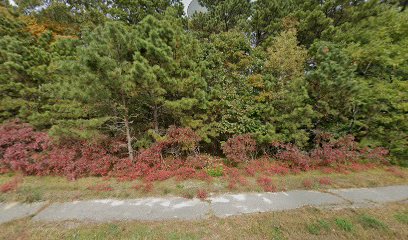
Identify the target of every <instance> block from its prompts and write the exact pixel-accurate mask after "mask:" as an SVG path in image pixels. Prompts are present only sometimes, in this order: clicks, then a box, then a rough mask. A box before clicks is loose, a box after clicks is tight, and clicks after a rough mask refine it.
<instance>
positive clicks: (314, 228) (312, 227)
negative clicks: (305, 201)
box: [306, 219, 330, 235]
mask: <svg viewBox="0 0 408 240" xmlns="http://www.w3.org/2000/svg"><path fill="white" fill-rule="evenodd" d="M306 229H307V231H308V232H309V233H311V234H313V235H319V234H320V233H321V232H322V231H325V232H328V231H329V230H330V224H329V223H328V222H326V221H325V220H322V219H320V220H318V221H317V222H316V223H311V224H307V225H306Z"/></svg>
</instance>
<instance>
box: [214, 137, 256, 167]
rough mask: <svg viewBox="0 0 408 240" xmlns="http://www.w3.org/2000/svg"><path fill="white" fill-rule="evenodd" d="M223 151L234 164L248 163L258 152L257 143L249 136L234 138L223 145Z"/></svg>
mask: <svg viewBox="0 0 408 240" xmlns="http://www.w3.org/2000/svg"><path fill="white" fill-rule="evenodd" d="M222 151H223V153H224V154H225V156H226V157H227V158H228V160H230V161H231V162H232V163H233V164H237V163H241V162H247V161H249V160H250V159H251V155H252V154H254V153H255V151H256V142H255V140H254V139H253V138H252V137H251V135H249V134H245V135H239V136H234V137H233V138H230V139H228V140H227V142H225V143H224V144H223V145H222Z"/></svg>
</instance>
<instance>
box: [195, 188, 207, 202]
mask: <svg viewBox="0 0 408 240" xmlns="http://www.w3.org/2000/svg"><path fill="white" fill-rule="evenodd" d="M207 197H208V193H207V191H205V190H203V189H200V190H198V192H197V198H199V199H201V200H205V199H207Z"/></svg>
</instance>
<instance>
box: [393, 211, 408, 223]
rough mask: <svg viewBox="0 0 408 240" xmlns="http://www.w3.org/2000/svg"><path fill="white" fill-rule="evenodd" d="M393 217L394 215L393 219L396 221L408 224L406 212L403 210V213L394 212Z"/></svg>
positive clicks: (407, 213)
mask: <svg viewBox="0 0 408 240" xmlns="http://www.w3.org/2000/svg"><path fill="white" fill-rule="evenodd" d="M394 217H395V219H396V220H397V221H398V222H400V223H404V224H407V225H408V212H405V213H402V212H400V213H396V214H395V215H394Z"/></svg>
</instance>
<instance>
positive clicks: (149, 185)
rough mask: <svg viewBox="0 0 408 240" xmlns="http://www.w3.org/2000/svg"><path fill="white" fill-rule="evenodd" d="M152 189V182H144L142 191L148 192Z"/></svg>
mask: <svg viewBox="0 0 408 240" xmlns="http://www.w3.org/2000/svg"><path fill="white" fill-rule="evenodd" d="M152 190H153V183H151V182H147V183H145V184H144V186H143V192H145V193H148V192H151V191H152Z"/></svg>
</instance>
